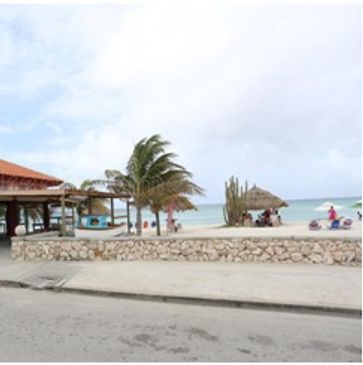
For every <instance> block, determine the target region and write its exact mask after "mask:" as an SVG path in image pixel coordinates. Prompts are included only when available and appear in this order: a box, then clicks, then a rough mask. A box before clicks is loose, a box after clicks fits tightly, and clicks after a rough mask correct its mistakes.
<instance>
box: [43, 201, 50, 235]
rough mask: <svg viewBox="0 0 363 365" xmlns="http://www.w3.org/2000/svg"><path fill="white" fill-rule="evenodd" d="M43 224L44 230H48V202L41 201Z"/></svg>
mask: <svg viewBox="0 0 363 365" xmlns="http://www.w3.org/2000/svg"><path fill="white" fill-rule="evenodd" d="M43 225H44V231H48V230H49V206H48V202H44V203H43Z"/></svg>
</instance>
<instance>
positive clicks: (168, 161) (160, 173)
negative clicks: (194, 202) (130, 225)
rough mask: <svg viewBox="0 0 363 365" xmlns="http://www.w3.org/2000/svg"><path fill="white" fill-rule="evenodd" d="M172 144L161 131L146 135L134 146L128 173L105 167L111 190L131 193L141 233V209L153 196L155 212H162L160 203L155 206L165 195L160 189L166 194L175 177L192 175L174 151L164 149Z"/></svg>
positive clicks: (139, 233)
mask: <svg viewBox="0 0 363 365" xmlns="http://www.w3.org/2000/svg"><path fill="white" fill-rule="evenodd" d="M169 144H170V143H169V142H167V141H163V140H162V139H161V137H160V135H158V134H156V135H153V136H151V137H150V138H143V139H142V140H141V141H139V142H138V143H137V144H136V145H135V147H134V150H133V152H132V155H131V157H130V158H129V160H128V163H127V166H126V174H123V173H121V172H120V171H117V170H106V172H105V173H106V176H107V178H108V179H109V181H108V182H107V185H108V186H109V187H110V188H111V189H112V190H114V191H116V192H120V191H123V192H126V193H129V194H130V195H131V196H132V198H133V204H134V206H135V208H136V225H137V234H138V235H141V233H142V224H141V222H142V214H141V209H142V208H144V207H146V206H148V205H150V203H151V202H152V199H153V198H154V203H155V210H154V211H155V212H159V211H160V209H161V208H159V207H160V204H159V205H158V206H156V201H160V199H159V198H157V199H156V196H162V193H161V192H162V191H163V190H164V193H165V188H166V186H167V184H168V183H169V184H170V182H171V181H172V180H173V179H174V182H176V181H178V179H179V180H180V178H181V177H183V178H184V179H187V178H188V177H191V173H190V172H189V171H187V170H186V169H185V168H184V167H183V166H181V165H179V164H177V163H175V162H174V161H173V159H174V158H176V157H177V155H176V154H175V153H171V152H165V148H166V147H167V146H168V145H169ZM174 185H177V184H174ZM164 193H163V194H164ZM176 193H177V192H176ZM163 199H164V198H163ZM163 199H162V201H163ZM162 206H163V203H162V205H161V207H162Z"/></svg>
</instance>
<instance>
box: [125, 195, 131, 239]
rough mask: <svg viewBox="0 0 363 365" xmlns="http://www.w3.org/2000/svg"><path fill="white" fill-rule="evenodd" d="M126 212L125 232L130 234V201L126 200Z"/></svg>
mask: <svg viewBox="0 0 363 365" xmlns="http://www.w3.org/2000/svg"><path fill="white" fill-rule="evenodd" d="M126 214H127V233H128V234H130V231H131V229H130V202H129V201H128V200H126Z"/></svg>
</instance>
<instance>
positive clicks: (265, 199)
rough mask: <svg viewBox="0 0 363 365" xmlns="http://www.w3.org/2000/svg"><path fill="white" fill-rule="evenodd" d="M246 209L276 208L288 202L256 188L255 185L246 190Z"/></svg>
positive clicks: (284, 205) (286, 205)
mask: <svg viewBox="0 0 363 365" xmlns="http://www.w3.org/2000/svg"><path fill="white" fill-rule="evenodd" d="M246 205H247V210H262V209H268V208H273V209H278V208H282V207H288V204H287V203H286V202H285V201H283V200H282V199H280V198H279V197H277V196H276V195H273V194H271V193H270V192H268V191H266V190H262V189H260V188H258V187H257V186H256V185H255V186H254V187H253V188H252V189H250V190H248V192H247V202H246Z"/></svg>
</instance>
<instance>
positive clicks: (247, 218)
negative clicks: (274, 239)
mask: <svg viewBox="0 0 363 365" xmlns="http://www.w3.org/2000/svg"><path fill="white" fill-rule="evenodd" d="M242 219H243V223H244V225H245V226H252V225H256V226H258V227H265V226H269V227H274V226H278V225H280V224H281V216H280V214H279V211H278V210H277V209H273V208H269V209H265V210H264V211H263V212H262V213H261V214H259V215H258V217H257V219H256V220H255V221H254V220H253V217H252V214H251V213H248V212H246V213H245V214H244V215H243V217H242Z"/></svg>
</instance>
